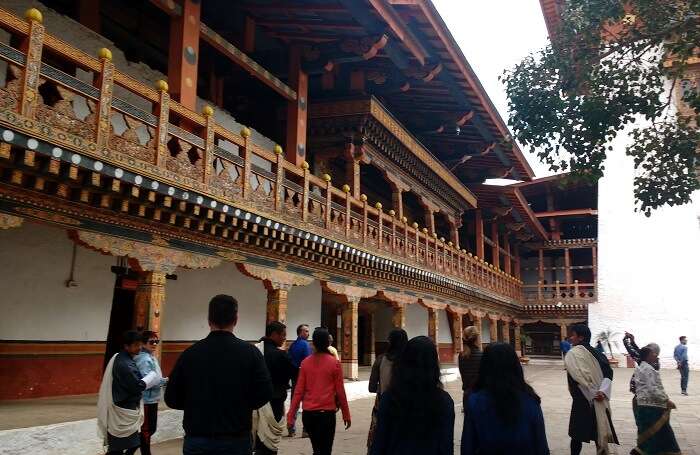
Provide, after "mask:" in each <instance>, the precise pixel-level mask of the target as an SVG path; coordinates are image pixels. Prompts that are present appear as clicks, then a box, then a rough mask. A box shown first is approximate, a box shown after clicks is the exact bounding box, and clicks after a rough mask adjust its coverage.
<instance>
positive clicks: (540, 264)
mask: <svg viewBox="0 0 700 455" xmlns="http://www.w3.org/2000/svg"><path fill="white" fill-rule="evenodd" d="M537 254H538V260H537V279H538V280H539V283H540V284H544V250H543V249H542V248H540V249H539V250H537Z"/></svg>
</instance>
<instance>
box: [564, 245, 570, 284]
mask: <svg viewBox="0 0 700 455" xmlns="http://www.w3.org/2000/svg"><path fill="white" fill-rule="evenodd" d="M564 280H565V281H566V287H567V291H568V289H569V286H570V285H571V254H570V253H569V249H568V248H564Z"/></svg>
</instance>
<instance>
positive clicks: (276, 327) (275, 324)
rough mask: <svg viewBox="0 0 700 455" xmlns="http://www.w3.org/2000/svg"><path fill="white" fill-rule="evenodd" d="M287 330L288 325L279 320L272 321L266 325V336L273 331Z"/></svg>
mask: <svg viewBox="0 0 700 455" xmlns="http://www.w3.org/2000/svg"><path fill="white" fill-rule="evenodd" d="M285 330H287V326H286V325H284V324H282V323H281V322H279V321H272V322H270V323H269V324H267V327H265V336H266V337H269V336H270V335H272V334H273V333H280V334H281V333H282V332H284V331H285Z"/></svg>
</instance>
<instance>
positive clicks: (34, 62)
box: [19, 8, 45, 118]
mask: <svg viewBox="0 0 700 455" xmlns="http://www.w3.org/2000/svg"><path fill="white" fill-rule="evenodd" d="M25 18H26V19H27V22H29V34H28V35H27V37H26V38H25V39H24V41H23V43H22V45H21V50H22V51H23V52H24V53H25V54H26V61H25V64H24V71H23V72H22V79H21V82H20V93H19V96H20V101H19V113H20V114H21V115H23V116H24V117H29V118H34V111H35V109H36V104H37V100H38V99H39V79H40V75H39V74H40V71H41V53H42V50H43V46H44V34H45V29H44V26H43V25H42V21H43V17H42V15H41V12H40V11H39V10H38V9H36V8H31V9H28V10H27V12H26V13H25Z"/></svg>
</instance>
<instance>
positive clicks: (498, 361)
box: [474, 343, 540, 425]
mask: <svg viewBox="0 0 700 455" xmlns="http://www.w3.org/2000/svg"><path fill="white" fill-rule="evenodd" d="M480 390H484V391H485V392H486V393H488V395H489V397H490V398H491V400H492V401H493V406H494V409H495V411H496V415H497V416H498V418H499V419H500V420H501V421H502V423H504V424H506V425H512V424H514V423H515V422H516V420H517V418H518V415H519V414H520V409H521V407H522V404H521V401H522V400H521V396H522V394H523V393H524V394H526V395H529V396H530V397H532V398H534V399H535V400H536V401H537V403H539V402H540V397H539V396H537V394H536V393H535V391H534V390H533V389H532V387H530V385H529V384H528V383H527V382H525V376H524V375H523V367H522V366H521V365H520V360H519V359H518V356H517V354H516V353H515V350H514V349H513V347H512V346H511V345H510V344H506V343H493V344H490V345H488V346H486V349H484V354H483V356H482V357H481V365H480V366H479V375H478V376H477V378H476V382H475V384H474V391H475V392H477V391H480Z"/></svg>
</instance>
